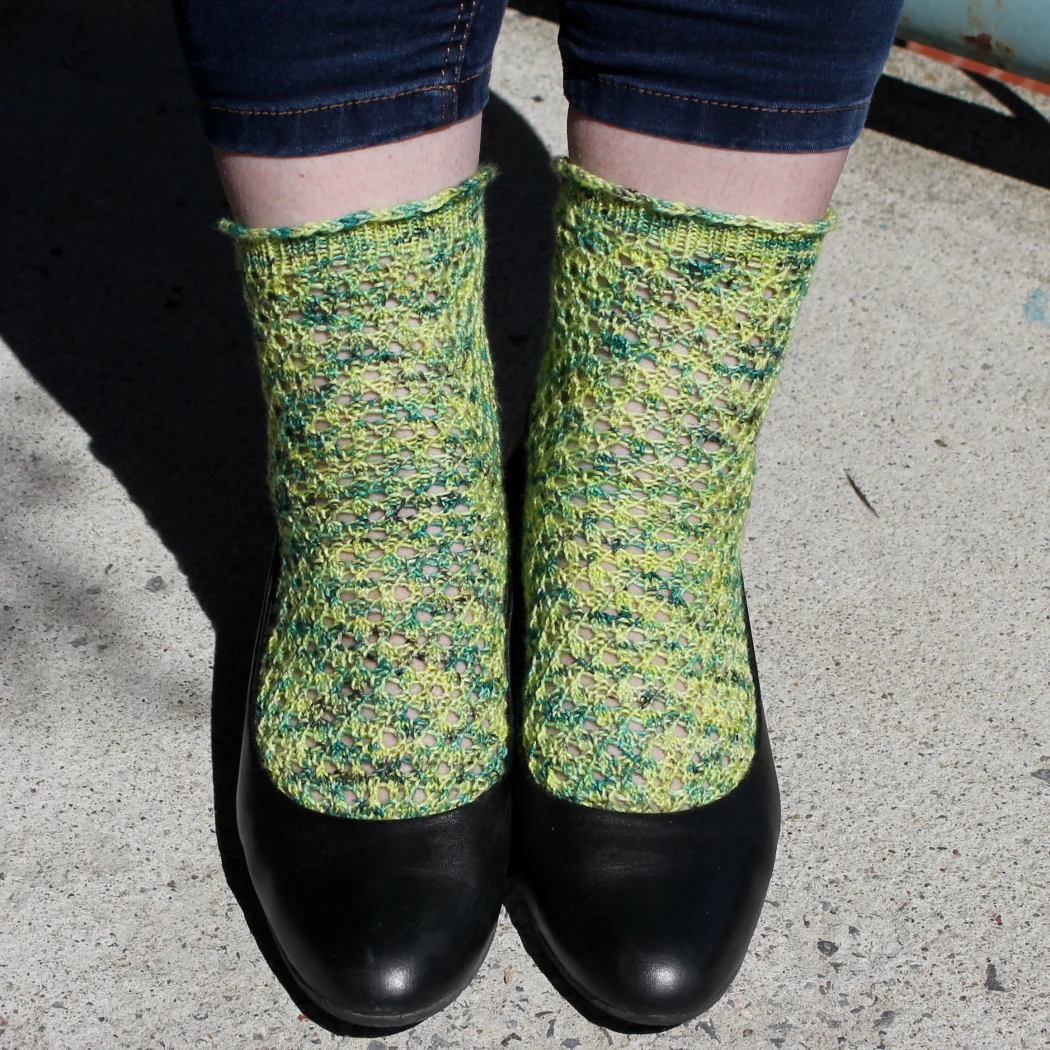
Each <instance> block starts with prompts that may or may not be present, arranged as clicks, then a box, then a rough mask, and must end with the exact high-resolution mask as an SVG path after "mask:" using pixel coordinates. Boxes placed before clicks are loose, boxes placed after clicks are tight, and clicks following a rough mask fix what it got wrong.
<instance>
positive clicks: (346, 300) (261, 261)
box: [224, 169, 507, 819]
mask: <svg viewBox="0 0 1050 1050" xmlns="http://www.w3.org/2000/svg"><path fill="white" fill-rule="evenodd" d="M491 174H492V173H491V171H490V170H487V169H482V170H480V171H479V172H478V173H477V174H476V175H475V176H473V177H472V178H470V179H468V180H467V181H466V182H464V183H462V184H461V185H460V186H458V187H454V188H452V189H450V190H446V191H443V192H442V193H440V194H438V195H436V196H435V197H432V198H430V199H428V200H426V201H421V202H416V203H413V204H408V205H404V206H402V207H398V208H391V209H383V210H376V211H368V212H361V213H358V214H356V215H351V216H349V217H347V218H345V219H340V220H337V221H334V222H325V223H311V224H308V225H303V226H300V227H295V228H291V229H271V230H259V229H245V228H244V227H240V226H236V225H234V224H232V223H226V224H224V226H225V228H226V230H227V232H228V233H230V234H231V235H233V236H234V237H235V238H236V240H237V245H238V255H239V261H240V265H241V269H242V271H243V275H244V287H245V296H246V299H247V303H248V308H249V312H250V314H251V317H252V321H253V324H254V329H255V338H256V343H257V347H258V353H259V360H260V366H261V372H262V379H263V387H264V392H265V395H266V400H267V403H268V407H269V445H270V465H269V478H270V487H271V493H272V497H273V502H274V506H275V508H276V512H277V518H278V524H279V532H280V552H281V576H280V580H279V583H278V590H277V595H276V613H275V616H276V619H275V626H274V628H273V630H272V632H271V634H270V636H269V639H268V642H267V644H266V650H265V655H264V657H263V660H262V667H261V673H260V684H259V691H258V698H257V702H256V711H255V718H256V740H257V745H258V749H259V753H260V756H261V759H262V762H263V764H264V766H265V767H266V769H267V770H268V772H269V774H270V776H271V777H272V778H273V781H274V783H275V784H276V785H277V786H278V787H279V788H280V789H281V790H282V791H283V792H284V793H285V794H287V795H289V796H290V797H292V798H293V799H295V800H297V801H298V802H300V803H301V804H302V805H304V806H306V807H308V808H310V809H314V810H318V811H321V812H324V813H329V814H333V815H339V816H347V817H356V818H378V819H394V818H404V817H415V816H425V815H427V814H433V813H440V812H443V811H446V810H449V809H451V808H454V807H456V806H460V805H463V804H465V803H467V802H470V801H471V800H473V799H475V798H476V797H477V796H478V795H480V794H481V793H482V792H483V791H485V790H486V789H487V788H489V787H491V786H492V785H493V784H495V783H496V782H497V781H498V780H499V779H500V777H501V776H502V775H503V772H504V765H505V759H506V752H507V744H506V741H507V719H506V701H507V677H506V637H505V623H504V616H505V609H504V603H505V592H506V584H507V581H506V564H507V532H506V521H505V512H504V503H503V492H502V487H501V480H500V473H501V471H500V468H501V456H500V447H499V420H498V418H497V408H496V398H495V391H494V386H493V376H492V367H491V362H490V359H489V352H488V345H487V341H486V335H485V329H484V312H483V307H482V284H483V271H484V252H485V240H484V226H483V191H484V186H485V185H486V183H487V182H488V181H489V179H490V178H491Z"/></svg>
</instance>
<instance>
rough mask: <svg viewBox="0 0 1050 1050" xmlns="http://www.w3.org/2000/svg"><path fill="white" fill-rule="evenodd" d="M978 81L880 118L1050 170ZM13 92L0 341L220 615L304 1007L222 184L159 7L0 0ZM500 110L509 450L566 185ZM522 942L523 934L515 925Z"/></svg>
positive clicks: (255, 486) (501, 332)
mask: <svg viewBox="0 0 1050 1050" xmlns="http://www.w3.org/2000/svg"><path fill="white" fill-rule="evenodd" d="M982 84H983V86H985V87H986V88H987V90H988V91H990V92H992V93H993V94H995V95H996V97H997V98H1000V99H1001V101H1003V102H1005V104H1006V105H1007V106H1008V107H1009V108H1011V109H1012V111H1013V113H1014V114H1015V116H1014V117H1012V118H1011V117H1005V116H1002V115H1000V114H996V113H993V112H992V111H990V110H987V109H985V108H983V107H980V106H975V105H972V104H969V103H965V102H960V101H958V100H956V99H949V98H945V97H944V96H941V95H938V94H936V93H934V92H931V91H929V90H927V89H924V88H917V87H913V86H912V85H908V84H904V83H903V82H901V81H894V80H892V79H890V78H884V79H883V81H882V83H881V84H880V87H879V91H878V93H877V94H876V98H875V104H874V105H873V107H872V117H871V120H870V122H869V123H870V125H871V126H872V127H874V128H876V129H877V130H879V131H885V132H887V133H889V134H893V135H897V136H898V137H901V138H904V139H906V140H907V141H910V142H915V143H917V144H920V145H923V146H927V147H929V148H933V149H938V150H940V151H941V152H945V153H948V154H950V155H952V156H956V157H959V158H960V159H963V160H967V161H970V162H972V163H977V164H982V165H984V166H986V167H990V168H992V169H993V170H996V171H999V172H1003V173H1005V174H1008V175H1013V176H1014V177H1017V178H1021V179H1026V180H1027V181H1030V182H1035V183H1036V184H1038V185H1043V186H1047V185H1050V175H1048V173H1050V137H1048V126H1047V123H1046V121H1045V120H1043V119H1042V118H1041V117H1040V116H1039V115H1038V114H1037V113H1035V112H1034V111H1031V110H1029V108H1028V107H1026V106H1025V104H1024V103H1023V102H1021V101H1020V99H1018V98H1017V96H1016V95H1014V93H1013V92H1011V91H1010V90H1009V89H1008V88H1006V87H1004V86H1003V85H1001V84H996V83H995V82H987V83H986V82H984V81H982ZM0 97H3V98H4V100H5V103H6V105H5V109H4V115H3V117H2V118H0V128H2V131H3V135H4V141H5V142H6V144H7V151H6V155H5V158H4V160H3V161H2V162H0V201H2V202H3V203H2V207H3V209H4V222H3V237H2V239H0V335H2V337H3V339H4V340H5V341H6V342H7V343H8V344H9V345H10V346H11V348H12V350H13V351H14V353H15V354H16V355H17V356H18V358H19V359H20V360H21V362H22V364H23V365H24V366H25V367H26V368H27V369H28V370H29V371H30V372H31V373H32V375H33V376H34V377H35V378H36V380H37V381H38V382H39V383H40V384H41V385H42V386H43V387H44V388H45V389H46V390H47V391H48V392H49V394H50V395H51V396H52V397H53V398H54V399H55V400H56V401H57V402H58V404H59V405H61V407H62V409H63V410H64V411H66V412H67V413H69V414H70V415H71V416H72V417H73V418H75V419H76V420H77V422H78V423H79V424H80V426H81V427H82V428H83V429H84V430H85V431H86V433H87V434H88V435H89V436H90V440H91V448H92V451H93V453H94V455H95V456H96V457H97V458H98V460H99V461H100V462H102V463H103V464H105V465H106V466H107V467H108V468H109V469H110V470H111V471H112V472H113V473H114V475H115V476H116V478H117V479H118V481H119V482H120V483H121V485H123V487H124V488H125V490H126V491H127V493H128V494H129V496H130V497H131V499H132V500H133V501H134V502H135V503H136V505H137V506H138V507H139V508H140V509H141V510H142V512H143V513H144V515H145V516H146V518H147V519H148V521H149V523H150V525H151V526H152V527H153V528H154V529H155V530H156V532H157V534H158V535H159V536H160V538H161V541H162V542H163V543H164V544H165V546H166V547H167V548H168V549H169V550H170V551H172V552H173V553H174V555H175V556H176V558H177V559H178V562H179V564H180V566H181V568H182V570H183V571H184V572H185V574H186V576H187V578H188V579H189V583H190V586H191V588H192V590H193V592H194V594H195V596H196V598H197V600H198V601H199V603H200V605H201V608H202V609H203V611H204V612H205V614H206V615H207V616H208V618H209V620H210V622H211V623H212V625H213V627H214V629H215V633H216V650H215V665H214V679H213V708H212V727H213V732H212V761H213V769H214V785H215V813H216V817H215V819H216V833H217V838H218V845H219V850H220V853H221V857H222V862H223V866H224V871H225V874H226V878H227V880H228V881H229V884H230V887H231V889H232V890H233V892H234V893H235V894H236V896H237V899H238V901H239V903H240V904H241V907H242V908H243V910H244V913H245V917H246V920H247V922H248V925H249V927H250V928H251V930H252V933H253V934H254V935H255V937H256V939H257V940H258V942H259V945H260V948H261V950H262V951H263V953H264V955H265V956H266V958H267V961H268V962H269V964H270V965H271V966H272V968H273V969H274V971H275V973H276V974H277V975H278V976H279V977H280V979H281V980H282V981H283V983H284V984H285V986H286V987H287V988H288V989H289V992H290V994H292V996H293V998H296V1000H297V1002H298V1003H299V1005H300V1007H301V1008H302V1009H304V1011H305V1010H306V1009H307V1008H308V1004H307V1003H305V1002H303V1001H302V1000H301V998H299V997H298V993H297V992H296V991H295V989H294V985H293V984H292V982H291V980H290V978H289V976H288V974H287V971H286V970H285V968H284V966H283V964H282V962H281V961H280V959H279V957H278V955H277V953H276V950H275V948H274V945H273V943H272V940H271V939H270V937H269V934H268V932H267V930H266V926H265V922H264V920H263V918H262V915H261V913H260V911H259V908H258V904H257V902H256V900H255V897H254V894H253V893H252V891H251V887H250V884H249V882H248V879H247V874H246V871H245V868H244V862H243V858H242V856H241V852H240V848H239V844H238V841H237V835H236V830H235V826H234V818H233V804H234V788H235V780H236V768H237V757H238V748H239V739H240V726H241V720H242V717H243V704H244V690H245V686H246V676H247V674H248V671H249V667H250V662H251V648H252V643H253V639H254V633H255V627H256V623H255V621H256V616H257V612H258V608H259V602H260V599H261V594H262V589H263V585H264V580H265V575H266V569H267V565H268V559H269V551H270V544H271V542H272V536H273V523H272V519H271V515H270V511H269V507H268V502H267V498H266V489H265V467H264V443H265V431H264V419H263V406H262V401H261V398H260V396H259V390H258V380H257V376H256V372H255V363H254V356H253V351H252V347H251V344H250V340H249V332H248V326H247V323H246V320H245V317H244V314H243V310H242V308H241V306H240V301H239V300H240V292H239V289H238V286H237V282H236V278H235V273H234V268H233V262H232V252H231V249H230V246H229V245H228V244H226V243H225V242H224V241H223V239H222V238H221V237H220V236H219V235H218V234H217V233H216V232H215V231H214V222H215V220H216V219H217V218H218V217H219V216H221V215H222V214H223V211H224V203H223V198H222V193H221V190H220V188H219V186H218V183H217V181H216V179H215V176H214V173H213V170H212V167H211V162H210V157H209V153H208V149H207V147H206V145H205V143H204V142H203V140H202V137H201V135H200V132H199V129H198V126H197V119H196V113H195V109H194V105H193V101H192V97H191V95H190V92H189V89H188V84H187V80H186V76H185V73H184V70H183V67H182V62H181V57H180V55H179V53H178V49H177V46H176V38H175V32H174V28H173V26H172V24H171V20H170V15H169V13H168V10H167V6H166V5H164V4H158V3H131V2H129V3H123V4H120V5H116V4H110V3H106V4H102V3H87V4H85V3H83V2H82V0H80V2H74V0H22V2H14V3H7V4H5V5H4V6H3V7H2V9H0ZM486 121H487V122H486V128H485V137H484V153H485V156H486V158H487V159H491V160H494V161H495V162H496V163H497V164H498V165H499V167H500V168H501V170H502V172H503V175H502V178H501V179H500V180H499V181H498V182H497V183H496V185H495V187H494V188H493V190H492V191H491V193H490V197H489V213H490V253H489V271H490V281H489V300H488V317H489V330H490V337H491V341H492V346H493V356H494V358H495V360H496V367H497V379H498V384H499V389H500V395H501V401H502V406H503V413H504V438H505V444H506V446H507V449H508V451H509V450H511V449H513V448H516V447H518V446H519V444H520V438H521V435H522V431H523V427H524V418H525V411H526V407H527V402H528V397H529V392H530V389H531V385H532V377H533V375H534V372H535V367H536V364H537V360H538V356H539V352H540V348H541V342H542V333H543V327H544V323H545V313H546V297H547V270H548V266H547V264H548V260H549V255H550V250H551V234H550V209H551V205H552V202H553V197H554V192H555V183H554V179H553V176H552V175H551V174H550V171H549V167H548V163H547V156H546V152H545V150H544V148H543V146H542V144H541V143H540V141H539V140H538V139H537V137H536V136H535V134H534V133H533V132H532V130H531V129H530V128H529V126H528V125H527V124H526V122H525V121H524V120H523V119H522V118H521V117H520V116H519V115H518V114H517V113H516V112H515V111H514V110H513V109H512V108H511V107H510V106H508V105H507V104H506V103H504V102H502V101H501V100H499V99H497V98H494V99H493V101H492V103H491V105H490V107H489V110H488V112H487V117H486ZM517 476H518V473H516V472H515V473H512V477H517ZM518 609H519V611H520V601H519V602H518ZM518 666H519V670H520V655H519V659H518ZM522 937H523V940H524V941H525V942H526V944H527V945H530V949H531V948H532V942H533V938H531V936H530V934H529V931H528V930H527V929H525V928H524V927H523V928H522ZM536 954H537V956H538V955H539V952H538V951H537V952H536ZM537 961H538V963H539V964H540V965H541V967H542V968H544V970H545V972H547V973H548V975H549V976H551V978H552V980H553V981H554V983H555V984H556V985H557V986H558V987H559V990H561V991H563V993H565V994H566V995H567V997H568V998H570V1001H573V1002H574V1003H575V1004H576V1005H578V1007H579V1008H580V1009H584V1006H583V1004H580V1003H578V1001H577V1000H576V999H575V998H574V997H573V995H572V993H571V990H569V989H566V988H565V987H564V984H563V982H561V981H560V980H559V979H558V978H557V975H556V974H554V973H553V972H552V971H551V969H550V967H549V966H547V965H546V964H545V962H544V960H543V959H541V958H537ZM316 1019H317V1020H318V1021H319V1022H320V1023H324V1024H327V1025H328V1026H329V1027H333V1028H336V1029H338V1030H343V1029H340V1027H339V1026H338V1024H337V1023H335V1022H332V1021H331V1020H330V1019H325V1018H319V1017H318V1018H316Z"/></svg>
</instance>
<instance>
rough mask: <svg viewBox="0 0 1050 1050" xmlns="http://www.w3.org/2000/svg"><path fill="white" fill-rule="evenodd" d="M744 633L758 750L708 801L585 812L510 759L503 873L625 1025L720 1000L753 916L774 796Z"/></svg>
mask: <svg viewBox="0 0 1050 1050" xmlns="http://www.w3.org/2000/svg"><path fill="white" fill-rule="evenodd" d="M744 615H745V617H746V615H747V610H746V606H745V612H744ZM747 637H748V650H749V654H750V659H751V674H752V676H753V678H754V682H755V699H756V705H757V710H758V715H757V723H758V724H757V727H756V741H755V756H754V759H753V760H752V763H751V768H750V769H749V770H748V772H747V774H746V775H745V777H744V779H743V780H742V781H741V782H740V783H739V784H738V785H737V786H736V787H735V788H734V789H733V790H732V791H730V792H729V794H727V795H725V796H723V797H722V798H720V799H718V800H717V801H716V802H712V803H710V804H709V805H706V806H700V807H697V808H696V809H690V810H684V811H681V812H678V813H668V814H657V813H654V814H647V813H641V814H639V813H615V812H610V811H607V810H601V809H595V808H593V807H589V806H581V805H578V804H576V803H574V802H569V801H567V800H565V799H560V798H555V797H554V796H553V795H550V794H548V793H547V792H546V791H544V790H543V789H542V788H541V787H540V786H539V785H538V784H536V782H535V781H534V780H533V779H532V777H531V776H530V775H529V772H528V766H527V763H526V762H525V761H524V760H523V759H519V761H518V762H517V772H516V774H515V796H514V863H513V870H514V878H515V883H516V887H517V889H518V891H519V893H520V895H521V897H522V899H523V901H524V902H525V904H526V906H527V907H528V910H529V912H530V913H531V918H532V923H533V926H534V929H535V932H536V933H537V934H538V935H539V937H540V939H541V941H542V945H543V948H544V950H545V951H546V953H547V955H548V957H549V959H550V961H552V962H553V963H554V965H555V966H556V967H557V969H558V970H559V971H560V972H561V974H562V976H563V977H564V978H565V979H566V980H567V981H568V982H569V984H571V985H572V986H573V988H575V989H576V991H577V992H579V993H580V995H582V996H583V998H584V999H585V1000H586V1001H587V1002H588V1003H589V1004H591V1006H592V1007H593V1008H594V1009H595V1010H596V1011H597V1012H598V1013H599V1014H604V1015H607V1016H608V1017H610V1018H613V1019H616V1020H619V1021H621V1022H627V1023H628V1024H629V1025H635V1026H640V1027H644V1028H669V1027H672V1026H674V1025H678V1024H682V1023H683V1022H685V1021H689V1020H691V1019H692V1018H695V1017H696V1016H698V1015H699V1014H701V1013H703V1012H704V1011H705V1010H707V1009H708V1008H709V1007H710V1006H712V1005H713V1004H714V1003H715V1002H717V1000H718V999H719V998H721V996H722V995H723V994H724V992H725V991H726V989H727V988H728V987H729V985H730V983H731V982H732V980H733V978H734V977H735V976H736V974H737V971H738V970H739V969H740V966H741V963H742V962H743V961H744V955H745V953H746V951H747V946H748V944H749V943H750V940H751V936H752V934H753V933H754V930H755V926H756V925H757V923H758V917H759V913H760V912H761V910H762V904H763V901H764V899H765V893H766V888H767V887H768V885H769V879H770V875H771V874H772V871H773V861H774V858H775V856H776V847H777V838H778V835H779V832H780V792H779V789H778V786H777V776H776V770H775V769H774V766H773V755H772V752H771V750H770V747H769V737H768V735H767V733H766V725H765V717H764V714H763V710H762V698H761V695H760V694H759V691H758V671H757V668H756V666H755V655H754V648H753V646H752V642H751V625H750V623H748V624H747Z"/></svg>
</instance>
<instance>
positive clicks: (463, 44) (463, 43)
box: [455, 0, 478, 84]
mask: <svg viewBox="0 0 1050 1050" xmlns="http://www.w3.org/2000/svg"><path fill="white" fill-rule="evenodd" d="M477 13H478V0H471V4H470V15H469V17H468V18H467V24H466V26H465V28H464V29H463V36H462V37H461V38H460V41H459V60H458V61H457V62H456V74H455V79H456V83H457V84H458V83H460V82H461V81H460V79H459V74H460V72H461V71H462V69H463V60H464V58H465V57H466V54H467V39H468V38H469V37H470V30H471V29H472V28H473V26H474V16H475V15H476V14H477Z"/></svg>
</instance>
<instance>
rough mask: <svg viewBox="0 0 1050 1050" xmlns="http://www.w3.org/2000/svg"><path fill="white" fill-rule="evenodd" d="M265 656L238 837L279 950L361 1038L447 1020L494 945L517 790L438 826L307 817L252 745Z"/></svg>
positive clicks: (436, 820) (301, 980)
mask: <svg viewBox="0 0 1050 1050" xmlns="http://www.w3.org/2000/svg"><path fill="white" fill-rule="evenodd" d="M279 566H280V563H279V559H278V557H277V556H276V555H275V557H274V563H273V567H272V568H271V571H270V580H269V583H268V585H267V594H266V601H265V603H264V607H263V615H262V620H261V622H260V627H259V635H258V638H257V640H256V646H255V659H254V663H253V667H252V677H251V687H250V689H249V694H248V713H247V717H246V718H245V724H244V738H243V743H242V747H241V766H240V776H239V780H238V784H237V826H238V830H239V832H240V837H241V843H242V844H243V846H244V853H245V857H246V859H247V862H248V870H249V872H250V873H251V879H252V883H253V885H254V887H255V891H256V893H257V894H258V897H259V901H260V903H261V904H262V907H263V911H264V912H265V914H266V918H267V921H268V923H269V926H270V929H271V931H272V933H273V936H274V940H275V941H276V944H277V947H278V949H279V950H280V952H281V955H282V957H283V958H284V961H285V963H286V964H287V966H288V969H289V970H290V971H291V974H292V977H293V978H294V979H295V981H296V982H297V983H298V984H299V986H300V988H301V991H302V992H303V994H304V995H305V996H306V997H307V998H308V999H310V1000H311V1001H312V1002H314V1003H316V1004H317V1006H318V1007H320V1008H321V1009H322V1010H324V1011H325V1012H327V1013H328V1014H330V1015H332V1016H334V1017H336V1018H338V1019H339V1020H341V1021H344V1022H347V1023H349V1024H351V1025H358V1026H362V1027H366V1028H382V1029H396V1028H403V1027H406V1026H408V1025H412V1024H415V1023H417V1022H418V1021H421V1020H423V1019H424V1018H426V1017H429V1016H430V1015H431V1014H434V1013H437V1011H439V1010H441V1009H442V1008H443V1007H445V1006H447V1005H448V1004H449V1003H450V1002H452V1000H453V999H455V998H456V996H458V995H459V994H460V992H462V991H463V989H464V988H465V987H466V986H467V985H468V984H469V983H470V981H471V979H472V978H473V977H474V975H475V974H476V973H477V971H478V968H479V967H480V966H481V963H482V961H483V960H484V958H485V953H486V952H487V950H488V946H489V944H490V942H491V941H492V936H493V934H494V933H495V929H496V922H497V919H498V918H499V909H500V902H501V896H502V887H503V879H504V875H505V873H506V868H507V859H508V855H509V851H510V781H509V778H504V780H503V781H501V782H500V783H499V784H497V785H496V786H495V787H493V788H490V789H489V790H488V791H486V792H485V793H484V794H483V795H481V796H480V797H479V798H477V799H475V801H473V802H471V803H468V804H467V805H465V806H461V807H459V808H458V809H453V810H450V811H449V812H447V813H441V814H438V815H436V816H430V817H415V818H410V819H405V820H354V819H349V818H343V817H333V816H328V815H326V814H323V813H316V812H314V811H312V810H308V809H305V808H304V807H302V806H300V805H299V804H298V803H297V802H295V801H293V800H292V799H290V798H289V797H288V796H287V795H284V794H283V793H282V792H281V791H279V790H278V789H277V787H275V786H274V784H273V782H272V781H271V780H270V777H269V776H268V774H267V773H266V770H265V769H264V768H263V767H262V765H261V764H260V761H259V757H258V754H257V751H256V747H255V736H254V733H253V731H252V709H253V707H254V700H255V695H256V688H257V678H258V672H259V663H260V660H261V657H262V651H263V647H264V645H265V643H266V638H267V636H268V633H269V630H270V624H271V615H272V607H273V600H274V591H275V585H276V580H277V575H278V572H279Z"/></svg>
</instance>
